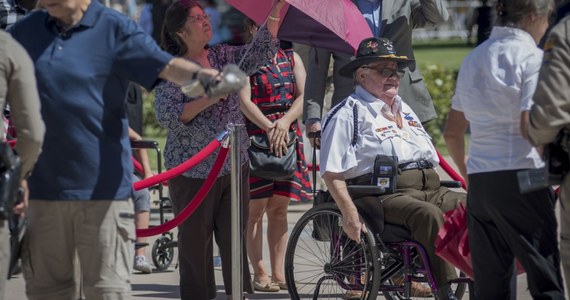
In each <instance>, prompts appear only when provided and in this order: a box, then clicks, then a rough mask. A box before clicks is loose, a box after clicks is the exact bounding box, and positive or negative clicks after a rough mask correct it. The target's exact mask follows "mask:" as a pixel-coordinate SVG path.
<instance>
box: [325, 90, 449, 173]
mask: <svg viewBox="0 0 570 300" xmlns="http://www.w3.org/2000/svg"><path fill="white" fill-rule="evenodd" d="M394 101H395V103H394V105H393V107H399V108H400V109H398V110H397V112H396V113H399V114H400V115H401V116H402V120H403V124H402V128H399V127H398V125H397V124H396V122H394V121H392V120H389V119H387V118H386V117H385V116H384V114H382V113H381V110H382V108H383V107H384V106H386V107H388V105H387V104H386V103H385V102H383V101H382V100H380V99H378V98H376V97H374V96H373V95H372V94H370V93H369V92H367V91H366V90H365V89H364V88H362V87H361V86H357V87H356V90H355V91H354V93H353V94H352V95H350V96H349V97H348V98H347V99H346V100H344V101H343V102H341V103H339V104H338V105H337V106H335V107H334V108H333V109H331V110H330V111H329V112H328V113H327V115H326V116H325V118H324V120H325V121H324V124H323V132H322V139H321V152H320V170H321V174H323V175H324V173H325V172H327V171H328V172H333V173H342V174H343V176H344V178H345V179H350V178H354V177H357V176H360V175H364V174H367V173H371V172H372V171H373V167H374V160H375V158H376V155H378V154H382V155H389V156H397V157H398V161H399V163H406V162H410V161H417V160H428V161H430V162H431V163H432V164H433V165H437V164H439V159H438V157H437V152H436V150H435V148H434V146H433V144H432V142H431V138H430V136H429V135H428V134H427V132H426V131H425V129H424V128H423V126H422V124H421V122H420V120H419V118H418V116H417V115H416V114H415V113H414V112H413V111H412V109H411V108H410V107H409V106H408V105H407V104H406V103H404V102H403V101H402V99H401V98H400V97H399V96H396V98H395V99H394ZM355 128H356V130H355ZM355 135H356V137H355Z"/></svg>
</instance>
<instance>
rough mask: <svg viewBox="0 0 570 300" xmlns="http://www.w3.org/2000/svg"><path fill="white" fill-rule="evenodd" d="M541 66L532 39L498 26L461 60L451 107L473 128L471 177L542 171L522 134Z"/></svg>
mask: <svg viewBox="0 0 570 300" xmlns="http://www.w3.org/2000/svg"><path fill="white" fill-rule="evenodd" d="M541 64H542V50H541V49H539V48H538V47H537V46H536V43H535V41H534V39H533V38H532V36H531V35H530V34H529V33H527V32H526V31H524V30H521V29H517V28H511V27H497V26H496V27H493V31H492V32H491V36H490V38H489V39H488V40H487V41H485V42H484V43H483V44H481V45H480V46H478V47H477V48H475V49H474V50H473V51H472V52H471V53H470V54H469V55H468V56H467V57H466V58H465V60H463V63H462V64H461V69H460V71H459V77H458V79H457V87H456V90H455V96H454V97H453V101H452V105H451V107H452V108H453V109H455V110H457V111H462V112H463V113H464V114H465V118H466V119H467V120H468V121H469V124H470V128H471V142H470V148H471V149H470V151H469V159H468V161H467V173H468V174H473V173H481V172H493V171H498V170H514V169H528V168H540V167H542V166H544V163H543V161H542V159H541V158H540V156H539V155H538V152H537V151H536V149H534V147H532V146H531V145H530V143H529V142H528V141H527V140H525V139H523V137H522V135H521V133H520V114H521V112H522V111H527V110H530V107H531V105H532V103H533V102H532V96H533V94H534V90H535V88H536V83H537V81H538V73H539V70H540V66H541Z"/></svg>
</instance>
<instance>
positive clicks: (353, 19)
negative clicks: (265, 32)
mask: <svg viewBox="0 0 570 300" xmlns="http://www.w3.org/2000/svg"><path fill="white" fill-rule="evenodd" d="M285 1H286V2H287V3H288V5H285V7H284V8H283V10H282V11H281V14H282V15H281V21H280V24H279V31H278V32H277V37H278V38H279V39H282V40H287V41H291V42H296V43H301V44H305V45H309V46H313V47H318V48H326V49H330V50H334V51H340V52H344V53H347V54H354V53H355V51H356V49H357V48H358V44H359V43H360V41H362V40H363V39H365V38H368V37H371V36H372V32H371V31H370V27H369V26H368V24H367V23H366V20H365V19H364V17H363V16H362V13H361V12H360V11H359V10H358V8H357V7H356V6H355V5H354V4H353V3H352V1H350V0H285ZM226 2H228V3H229V4H230V5H232V6H233V7H235V8H236V9H238V10H239V11H241V12H242V13H244V14H245V15H246V16H248V17H249V18H251V19H252V20H254V21H255V22H257V23H259V24H262V23H264V22H265V20H266V19H267V17H268V15H269V12H270V11H271V7H272V1H271V0H226Z"/></svg>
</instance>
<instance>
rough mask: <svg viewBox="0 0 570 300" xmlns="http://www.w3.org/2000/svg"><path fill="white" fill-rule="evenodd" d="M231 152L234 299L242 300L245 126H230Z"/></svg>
mask: <svg viewBox="0 0 570 300" xmlns="http://www.w3.org/2000/svg"><path fill="white" fill-rule="evenodd" d="M229 126H230V127H231V129H229V130H230V148H231V149H230V150H231V185H232V187H231V196H232V205H231V209H232V218H231V223H232V229H233V230H232V235H231V236H232V243H231V247H232V298H233V299H241V298H242V295H243V278H242V274H243V272H242V270H243V264H242V250H243V240H242V228H243V226H242V224H243V220H242V219H241V216H242V213H241V212H242V202H241V193H242V190H241V181H242V178H241V136H240V132H241V130H240V129H241V128H242V127H243V126H244V125H243V124H230V125H229Z"/></svg>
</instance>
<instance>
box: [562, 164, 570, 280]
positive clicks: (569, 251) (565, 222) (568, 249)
mask: <svg viewBox="0 0 570 300" xmlns="http://www.w3.org/2000/svg"><path fill="white" fill-rule="evenodd" d="M561 190H562V193H561V195H560V260H561V261H562V270H563V271H564V282H565V283H566V289H567V290H569V289H570V175H566V176H565V177H564V182H563V183H562V188H561Z"/></svg>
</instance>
